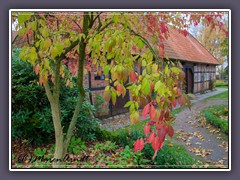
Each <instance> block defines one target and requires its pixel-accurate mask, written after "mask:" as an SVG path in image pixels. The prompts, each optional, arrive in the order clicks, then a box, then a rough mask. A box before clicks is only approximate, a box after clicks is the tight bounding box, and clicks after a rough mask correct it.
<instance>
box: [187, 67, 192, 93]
mask: <svg viewBox="0 0 240 180" xmlns="http://www.w3.org/2000/svg"><path fill="white" fill-rule="evenodd" d="M186 84H187V87H186V91H187V93H193V72H192V70H191V69H190V68H187V69H186Z"/></svg>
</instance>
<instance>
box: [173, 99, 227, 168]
mask: <svg viewBox="0 0 240 180" xmlns="http://www.w3.org/2000/svg"><path fill="white" fill-rule="evenodd" d="M222 104H224V105H227V102H226V101H223V100H218V99H211V100H203V101H199V102H197V103H195V104H194V105H193V106H192V109H191V111H190V110H189V109H185V110H184V111H182V112H180V113H179V114H178V115H177V118H176V119H175V121H174V129H175V132H176V133H177V134H178V136H177V137H178V138H177V139H178V140H175V141H176V142H177V143H181V144H183V145H184V146H185V147H186V149H188V150H189V151H190V152H191V153H190V154H192V155H197V156H200V157H202V158H204V159H205V160H207V162H209V164H216V165H219V166H221V165H225V166H227V165H228V138H227V137H226V136H224V135H222V134H221V132H219V131H218V130H217V129H215V128H214V127H213V126H209V125H206V126H202V125H201V123H200V122H201V120H202V119H201V118H202V117H201V116H200V111H202V110H203V109H205V108H207V107H210V106H215V105H222ZM199 121H200V122H199Z"/></svg>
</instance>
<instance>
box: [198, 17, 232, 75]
mask: <svg viewBox="0 0 240 180" xmlns="http://www.w3.org/2000/svg"><path fill="white" fill-rule="evenodd" d="M223 17H225V18H223V19H222V20H221V21H220V22H219V23H223V25H224V26H225V27H226V28H227V27H228V19H227V18H226V16H223ZM197 39H198V40H199V41H200V42H201V43H202V45H203V46H204V47H205V48H206V49H207V50H208V51H209V52H210V53H211V54H212V55H213V56H214V57H215V58H216V59H217V60H218V61H219V62H220V63H221V64H222V65H220V66H218V71H219V72H220V79H222V73H223V70H224V66H223V64H224V63H225V62H227V61H228V56H227V55H228V32H227V31H222V30H221V27H219V26H214V25H210V26H203V27H202V28H201V30H200V31H199V34H198V36H197Z"/></svg>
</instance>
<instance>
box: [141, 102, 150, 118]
mask: <svg viewBox="0 0 240 180" xmlns="http://www.w3.org/2000/svg"><path fill="white" fill-rule="evenodd" d="M150 106H151V105H150V104H147V105H146V106H145V107H144V108H143V111H142V117H143V118H146V115H147V114H149V112H150Z"/></svg>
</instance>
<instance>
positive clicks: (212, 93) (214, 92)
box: [191, 88, 228, 103]
mask: <svg viewBox="0 0 240 180" xmlns="http://www.w3.org/2000/svg"><path fill="white" fill-rule="evenodd" d="M225 91H228V89H227V88H217V89H216V90H215V91H210V92H208V93H205V94H197V95H196V99H195V100H191V103H195V102H197V101H200V100H203V99H206V98H208V97H211V96H214V95H216V94H219V93H222V92H225Z"/></svg>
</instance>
